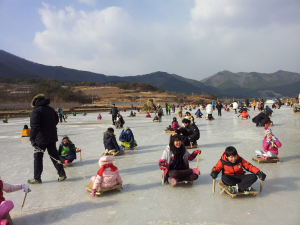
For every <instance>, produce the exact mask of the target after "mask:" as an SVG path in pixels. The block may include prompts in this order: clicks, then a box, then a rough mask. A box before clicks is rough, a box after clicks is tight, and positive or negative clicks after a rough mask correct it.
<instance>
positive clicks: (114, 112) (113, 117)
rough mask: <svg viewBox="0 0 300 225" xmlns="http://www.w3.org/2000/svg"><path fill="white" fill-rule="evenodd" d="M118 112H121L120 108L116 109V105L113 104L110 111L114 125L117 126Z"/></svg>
mask: <svg viewBox="0 0 300 225" xmlns="http://www.w3.org/2000/svg"><path fill="white" fill-rule="evenodd" d="M118 112H119V110H118V108H116V107H115V104H113V105H112V108H111V110H110V113H111V118H112V121H113V125H115V120H116V119H117V115H118Z"/></svg>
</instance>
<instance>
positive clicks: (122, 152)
mask: <svg viewBox="0 0 300 225" xmlns="http://www.w3.org/2000/svg"><path fill="white" fill-rule="evenodd" d="M124 153H125V151H124V150H121V151H120V153H117V152H114V153H112V154H111V155H112V156H118V155H123V154H124Z"/></svg>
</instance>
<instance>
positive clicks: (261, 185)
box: [260, 180, 264, 192]
mask: <svg viewBox="0 0 300 225" xmlns="http://www.w3.org/2000/svg"><path fill="white" fill-rule="evenodd" d="M263 184H264V182H263V181H262V180H260V192H262V189H263Z"/></svg>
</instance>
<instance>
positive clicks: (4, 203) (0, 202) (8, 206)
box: [0, 177, 30, 225]
mask: <svg viewBox="0 0 300 225" xmlns="http://www.w3.org/2000/svg"><path fill="white" fill-rule="evenodd" d="M21 189H23V190H24V192H26V193H28V192H29V190H30V189H29V186H28V185H27V184H16V185H12V184H7V183H4V182H3V181H2V180H1V177H0V224H1V225H2V224H8V221H7V219H5V218H4V217H5V215H6V214H7V213H9V212H10V211H11V210H12V209H13V208H14V203H13V202H12V201H10V200H5V198H4V197H3V191H5V192H8V193H9V192H15V191H19V190H21Z"/></svg>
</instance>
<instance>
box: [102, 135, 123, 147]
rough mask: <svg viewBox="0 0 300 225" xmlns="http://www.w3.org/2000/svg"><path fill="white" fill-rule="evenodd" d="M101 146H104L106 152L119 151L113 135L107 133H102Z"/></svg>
mask: <svg viewBox="0 0 300 225" xmlns="http://www.w3.org/2000/svg"><path fill="white" fill-rule="evenodd" d="M103 144H104V148H105V149H107V150H117V151H120V147H119V145H118V143H117V140H116V137H115V135H114V134H112V133H110V132H108V131H106V132H104V133H103Z"/></svg>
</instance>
